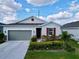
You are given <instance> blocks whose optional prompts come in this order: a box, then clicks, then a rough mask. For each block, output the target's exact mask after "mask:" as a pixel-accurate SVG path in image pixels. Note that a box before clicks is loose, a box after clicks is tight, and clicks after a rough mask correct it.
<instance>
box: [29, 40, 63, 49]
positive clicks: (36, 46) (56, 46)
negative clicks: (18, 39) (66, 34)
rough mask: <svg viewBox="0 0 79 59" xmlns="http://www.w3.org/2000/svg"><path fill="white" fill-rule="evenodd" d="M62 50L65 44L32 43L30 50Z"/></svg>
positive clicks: (50, 42)
mask: <svg viewBox="0 0 79 59" xmlns="http://www.w3.org/2000/svg"><path fill="white" fill-rule="evenodd" d="M62 48H63V42H52V41H49V42H32V43H31V44H30V47H29V50H53V49H62Z"/></svg>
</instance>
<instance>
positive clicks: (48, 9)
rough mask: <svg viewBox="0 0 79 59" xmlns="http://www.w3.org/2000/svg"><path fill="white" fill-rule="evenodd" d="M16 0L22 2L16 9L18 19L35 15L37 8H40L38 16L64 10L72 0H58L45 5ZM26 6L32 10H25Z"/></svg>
mask: <svg viewBox="0 0 79 59" xmlns="http://www.w3.org/2000/svg"><path fill="white" fill-rule="evenodd" d="M16 1H17V2H19V3H21V4H22V8H21V9H19V10H18V11H17V17H18V19H24V18H26V17H29V16H33V15H34V16H37V15H38V9H39V10H40V16H48V15H50V14H54V13H57V12H59V11H65V10H67V9H68V8H69V5H70V3H71V2H72V1H73V0H59V1H57V2H56V3H55V4H49V5H45V6H34V5H31V4H29V3H27V1H26V0H16ZM26 8H29V9H31V10H32V12H31V13H29V12H27V11H26V10H25V9H26ZM33 9H35V10H33Z"/></svg>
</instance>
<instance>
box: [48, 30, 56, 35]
mask: <svg viewBox="0 0 79 59" xmlns="http://www.w3.org/2000/svg"><path fill="white" fill-rule="evenodd" d="M47 35H48V36H51V35H55V28H47Z"/></svg>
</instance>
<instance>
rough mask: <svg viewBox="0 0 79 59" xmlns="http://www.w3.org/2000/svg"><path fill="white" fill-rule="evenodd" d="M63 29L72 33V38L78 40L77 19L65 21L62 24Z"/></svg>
mask: <svg viewBox="0 0 79 59" xmlns="http://www.w3.org/2000/svg"><path fill="white" fill-rule="evenodd" d="M62 30H63V31H67V32H68V33H69V34H72V35H73V36H72V37H73V38H74V39H75V40H77V41H79V21H76V22H71V23H67V24H65V25H63V26H62Z"/></svg>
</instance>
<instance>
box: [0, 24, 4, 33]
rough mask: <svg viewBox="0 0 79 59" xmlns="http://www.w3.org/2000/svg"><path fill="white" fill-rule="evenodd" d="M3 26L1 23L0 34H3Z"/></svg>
mask: <svg viewBox="0 0 79 59" xmlns="http://www.w3.org/2000/svg"><path fill="white" fill-rule="evenodd" d="M4 25H5V24H3V23H0V32H3V26H4Z"/></svg>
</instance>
